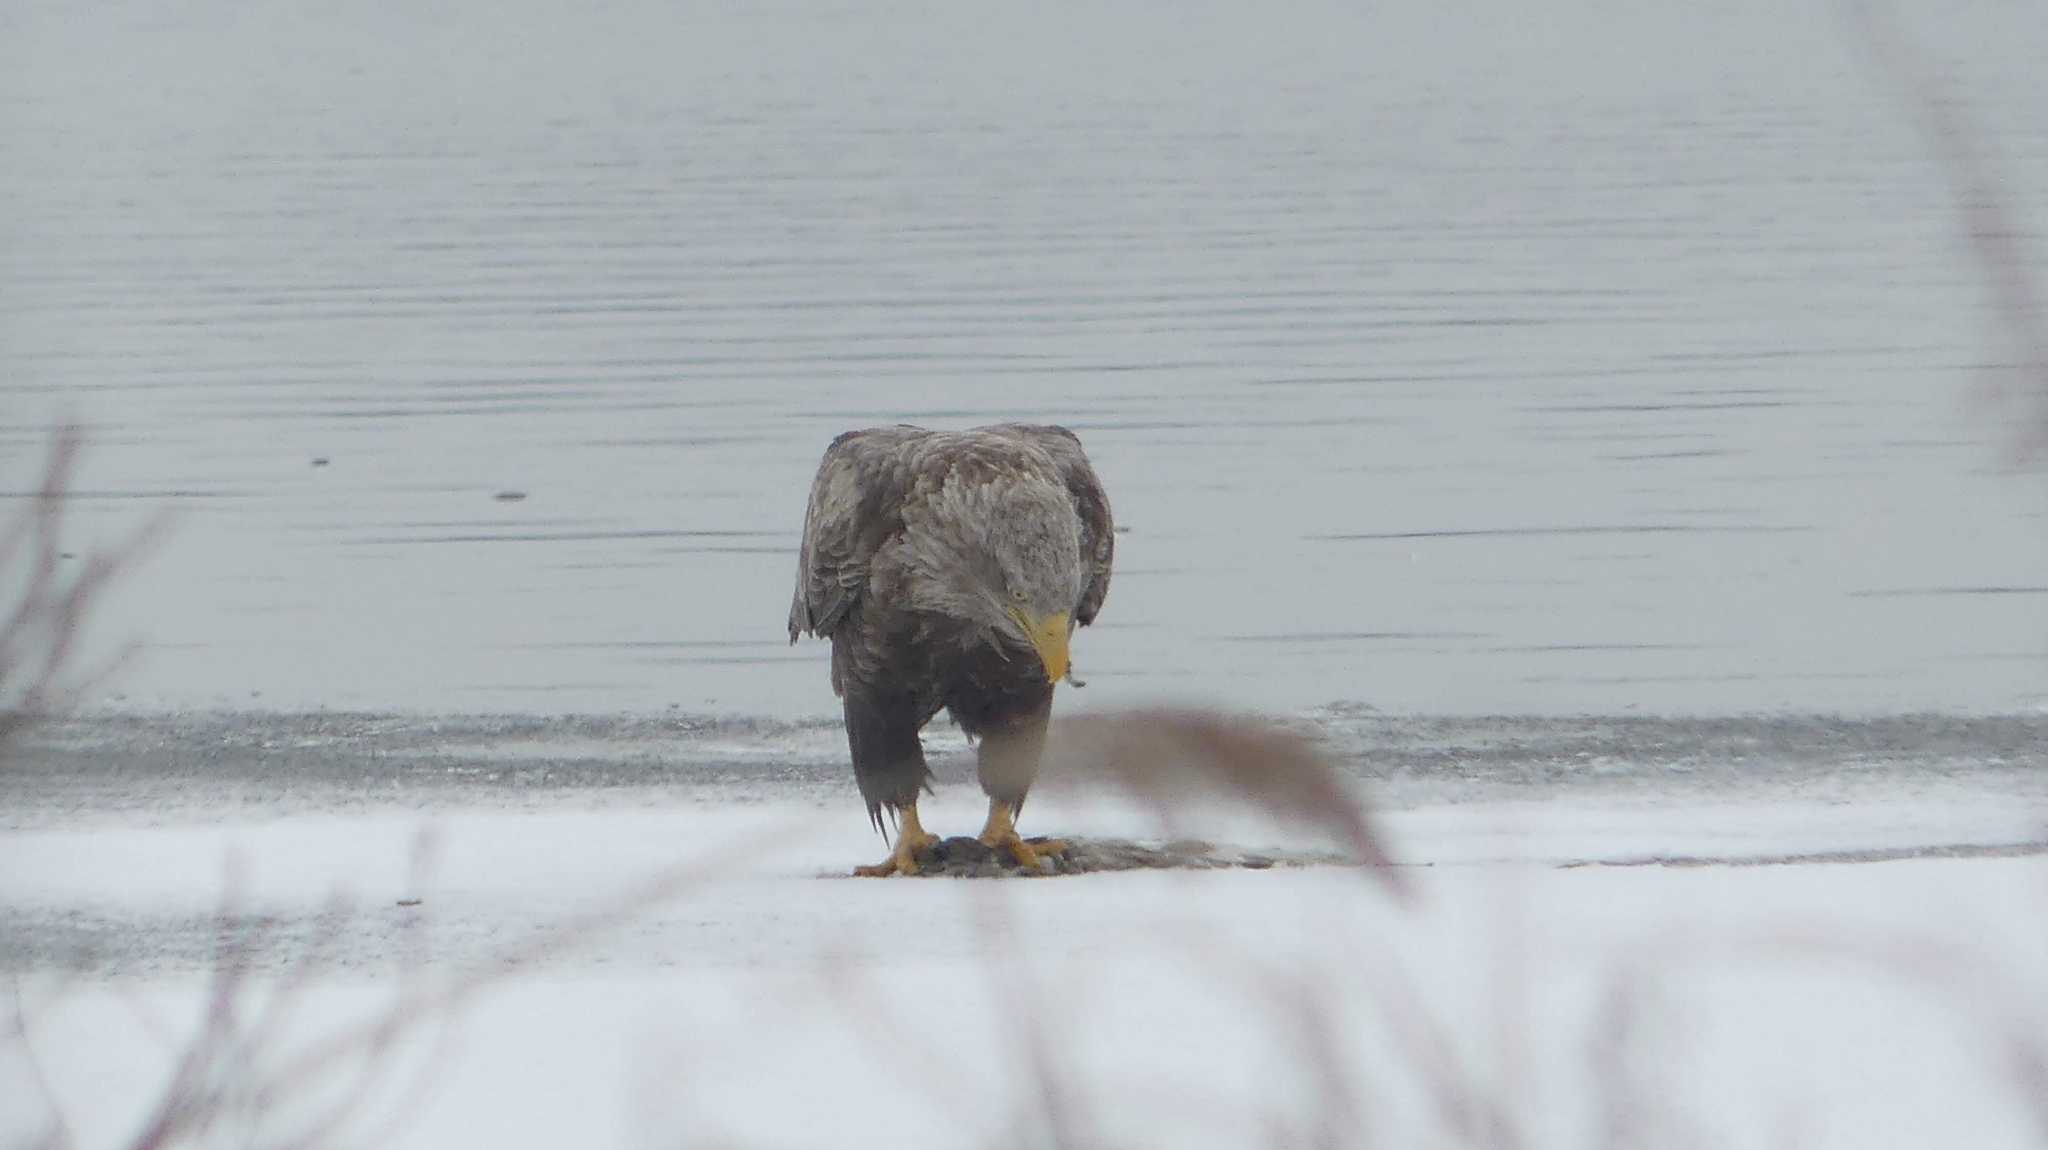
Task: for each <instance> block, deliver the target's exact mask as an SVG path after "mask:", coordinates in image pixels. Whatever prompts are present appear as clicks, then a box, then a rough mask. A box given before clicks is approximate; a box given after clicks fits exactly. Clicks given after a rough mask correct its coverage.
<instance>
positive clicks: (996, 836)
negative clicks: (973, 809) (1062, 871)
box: [980, 801, 1067, 870]
mask: <svg viewBox="0 0 2048 1150" xmlns="http://www.w3.org/2000/svg"><path fill="white" fill-rule="evenodd" d="M1016 820H1017V815H1016V812H1015V811H1014V810H1012V809H1011V808H1010V805H1009V804H1008V803H1002V802H995V801H991V802H990V803H989V804H988V825H987V826H984V827H983V828H981V835H980V839H981V845H983V846H985V847H987V848H989V849H990V850H994V851H1002V852H1005V853H1007V854H1008V855H1009V856H1010V857H1011V858H1013V859H1015V860H1017V865H1019V866H1021V867H1024V868H1025V869H1027V870H1040V869H1042V868H1041V867H1040V865H1039V863H1040V860H1041V859H1046V858H1050V857H1052V856H1054V855H1057V854H1060V853H1061V852H1063V851H1065V850H1066V849H1067V844H1066V843H1065V842H1063V841H1061V840H1059V839H1040V840H1039V841H1037V842H1035V843H1032V842H1025V841H1024V836H1022V835H1020V834H1018V833H1017V821H1016Z"/></svg>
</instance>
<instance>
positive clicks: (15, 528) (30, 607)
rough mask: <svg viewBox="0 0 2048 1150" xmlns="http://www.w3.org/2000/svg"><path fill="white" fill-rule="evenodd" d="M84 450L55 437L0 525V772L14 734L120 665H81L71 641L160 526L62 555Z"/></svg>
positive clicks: (78, 439) (67, 431) (71, 438)
mask: <svg viewBox="0 0 2048 1150" xmlns="http://www.w3.org/2000/svg"><path fill="white" fill-rule="evenodd" d="M83 443H84V437H83V435H82V434H81V432H80V431H79V429H78V428H76V427H72V426H66V427H63V428H60V429H59V430H58V431H57V432H56V434H55V435H53V436H52V437H51V440H50V447H49V454H48V458H47V460H46V462H45V463H44V465H43V472H42V477H41V480H40V482H39V483H38V484H37V486H36V489H35V491H34V492H33V493H31V494H30V495H29V496H28V498H27V500H26V502H25V505H24V506H22V507H21V508H20V509H18V510H16V511H14V512H13V513H12V514H10V515H8V516H6V517H5V518H4V519H0V763H4V762H5V761H6V757H7V745H8V743H9V742H10V741H12V739H13V738H14V737H15V736H17V735H19V734H20V733H21V731H22V729H23V728H25V727H26V726H28V725H29V724H30V723H32V722H34V721H36V720H37V719H39V718H43V717H46V716H49V715H52V714H55V713H58V712H61V711H63V710H65V709H66V708H68V707H70V706H72V705H73V704H75V703H76V702H77V701H78V700H79V699H80V698H81V697H83V696H84V695H85V694H86V693H87V692H88V691H90V690H91V689H92V688H94V687H96V686H98V685H99V684H101V683H103V682H105V680H106V679H107V677H108V676H109V675H111V674H112V673H113V672H114V671H115V670H116V669H117V668H118V667H119V666H120V664H121V663H122V662H123V661H124V660H125V659H126V658H127V655H128V652H127V651H126V650H123V651H122V652H120V653H118V654H116V655H115V656H113V657H111V658H108V659H104V660H101V661H99V662H96V663H91V664H85V665H81V662H80V653H79V646H80V644H79V636H80V634H81V632H82V630H83V629H84V626H85V623H86V621H87V619H88V618H89V617H90V616H91V614H92V612H93V610H94V608H95V607H96V606H97V605H98V604H99V601H100V599H101V597H102V596H103V595H104V594H105V592H106V589H107V587H108V586H109V585H110V584H111V583H113V581H114V580H115V579H116V578H118V577H119V576H121V575H122V574H124V573H125V572H126V571H128V569H129V568H130V567H132V566H133V565H134V564H135V562H136V561H137V559H138V558H139V557H140V555H141V553H142V552H143V550H144V549H145V548H147V547H148V546H149V544H150V543H151V542H153V541H154V540H155V538H156V536H157V534H158V532H159V531H160V530H161V527H162V524H163V520H161V519H152V520H150V521H149V522H148V523H147V524H145V525H144V526H143V527H142V528H140V529H139V530H137V531H135V532H134V533H132V534H130V535H129V536H128V537H126V538H125V539H123V540H121V541H120V542H118V543H115V544H113V545H111V546H108V547H101V548H96V549H93V550H91V551H87V552H85V553H84V554H81V555H74V554H73V553H72V552H69V551H66V550H65V548H64V528H65V522H64V521H65V514H66V512H67V510H68V509H69V507H70V499H71V494H72V480H73V478H74V476H75V475H76V473H77V468H78V457H79V452H80V449H81V447H82V446H83Z"/></svg>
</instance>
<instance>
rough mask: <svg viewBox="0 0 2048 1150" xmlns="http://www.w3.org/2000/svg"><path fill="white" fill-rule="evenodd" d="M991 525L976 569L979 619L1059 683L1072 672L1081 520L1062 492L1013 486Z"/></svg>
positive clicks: (1082, 575) (1080, 582) (1080, 583)
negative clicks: (983, 556) (984, 560)
mask: <svg viewBox="0 0 2048 1150" xmlns="http://www.w3.org/2000/svg"><path fill="white" fill-rule="evenodd" d="M993 511H994V514H992V515H991V516H990V517H989V519H988V521H987V525H988V535H987V555H988V558H989V562H988V563H987V564H984V565H981V570H982V580H981V582H982V586H981V588H980V589H981V591H982V595H981V596H980V597H979V598H980V599H981V600H982V602H983V603H984V604H985V607H984V610H983V613H982V614H983V619H984V621H985V622H987V623H988V624H989V626H990V627H992V628H993V629H994V630H995V631H996V632H997V634H998V635H999V636H1000V637H1001V638H1002V639H1003V640H1006V641H1007V642H1006V645H1007V646H1010V647H1013V648H1021V649H1022V650H1026V651H1030V652H1032V653H1035V654H1036V655H1037V656H1038V658H1039V660H1040V662H1042V663H1043V664H1044V665H1045V677H1046V678H1047V679H1048V680H1050V681H1051V682H1055V683H1057V682H1059V681H1060V680H1061V679H1064V678H1066V677H1067V672H1068V671H1069V670H1070V669H1071V664H1070V663H1069V661H1068V655H1067V640H1068V638H1069V637H1070V636H1071V635H1072V634H1073V633H1074V608H1075V606H1076V604H1078V603H1079V602H1080V601H1081V588H1082V586H1083V584H1084V583H1085V582H1086V574H1087V573H1086V571H1085V570H1084V569H1083V567H1082V564H1081V521H1080V519H1079V517H1078V516H1076V515H1075V514H1074V504H1073V500H1072V499H1071V498H1070V497H1069V496H1068V495H1067V492H1066V489H1065V488H1063V487H1060V486H1057V485H1054V484H1049V483H1024V484H1018V485H1016V486H1015V487H1011V488H1008V489H1006V490H1005V491H1003V492H1002V494H1001V495H1000V496H999V497H998V498H997V499H996V500H995V506H994V508H993Z"/></svg>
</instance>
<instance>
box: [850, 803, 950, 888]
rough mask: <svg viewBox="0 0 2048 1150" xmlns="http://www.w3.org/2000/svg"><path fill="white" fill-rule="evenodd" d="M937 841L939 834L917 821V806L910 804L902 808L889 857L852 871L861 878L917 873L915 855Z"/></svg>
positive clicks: (931, 846) (928, 848) (929, 847)
mask: <svg viewBox="0 0 2048 1150" xmlns="http://www.w3.org/2000/svg"><path fill="white" fill-rule="evenodd" d="M938 843H939V836H937V835H935V834H932V833H931V832H930V831H927V830H925V829H924V826H923V824H921V823H919V822H918V821H917V806H916V804H912V805H910V806H907V807H904V808H903V811H902V814H901V816H900V821H899V825H898V829H897V831H896V845H895V846H893V847H891V848H890V849H889V857H888V858H886V859H883V860H882V861H881V862H878V863H876V864H875V865H873V866H859V867H855V868H853V873H854V874H855V875H857V876H859V877H861V878H888V877H889V876H890V875H892V874H900V875H914V874H916V873H917V856H918V855H920V854H923V853H924V852H925V851H928V850H930V849H932V848H933V847H935V846H937V845H938Z"/></svg>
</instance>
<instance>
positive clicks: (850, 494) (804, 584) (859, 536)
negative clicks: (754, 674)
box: [789, 426, 929, 643]
mask: <svg viewBox="0 0 2048 1150" xmlns="http://www.w3.org/2000/svg"><path fill="white" fill-rule="evenodd" d="M927 434H929V433H927V432H925V431H924V430H922V429H921V428H915V427H907V426H905V427H872V428H868V429H867V430H865V431H849V432H847V433H846V434H844V435H841V436H840V437H839V438H837V439H834V440H833V441H832V445H831V446H830V447H828V448H826V449H825V458H824V459H823V460H821V461H820V462H819V464H818V475H817V478H816V479H814V480H812V481H811V500H810V505H809V506H808V507H807V508H805V510H804V538H803V547H802V550H801V552H800V553H799V555H798V558H797V569H796V594H795V596H794V597H793V598H792V600H791V602H790V606H789V641H790V642H792V643H794V642H796V640H797V636H799V635H801V634H803V633H804V632H806V631H808V632H810V633H811V634H813V635H818V636H826V635H830V634H831V633H832V631H833V628H835V627H837V626H838V625H839V623H840V621H841V620H842V619H844V618H846V613H847V612H848V611H850V610H852V609H853V605H854V603H856V602H857V601H858V600H859V598H860V595H861V592H862V591H863V590H864V589H865V588H866V585H867V577H868V563H869V561H870V560H872V559H873V558H874V557H875V552H876V551H877V550H878V549H880V547H881V546H882V544H883V543H885V542H887V541H888V539H889V537H890V536H892V535H894V534H896V533H897V532H898V531H901V530H902V529H903V497H904V494H905V492H906V491H907V490H908V488H909V486H910V484H911V482H912V478H913V477H912V476H911V474H910V471H909V467H908V465H907V462H906V460H905V458H904V454H905V453H904V452H903V450H902V449H903V446H904V445H905V444H906V443H909V442H910V441H912V440H915V439H918V438H921V437H923V436H925V435H927Z"/></svg>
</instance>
